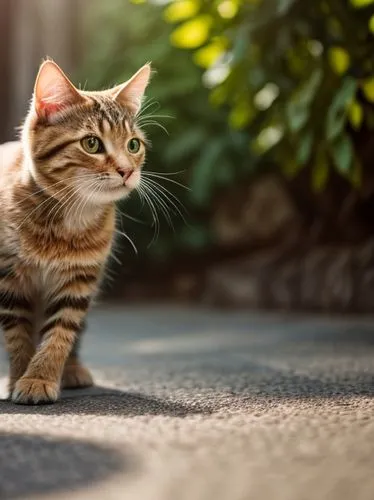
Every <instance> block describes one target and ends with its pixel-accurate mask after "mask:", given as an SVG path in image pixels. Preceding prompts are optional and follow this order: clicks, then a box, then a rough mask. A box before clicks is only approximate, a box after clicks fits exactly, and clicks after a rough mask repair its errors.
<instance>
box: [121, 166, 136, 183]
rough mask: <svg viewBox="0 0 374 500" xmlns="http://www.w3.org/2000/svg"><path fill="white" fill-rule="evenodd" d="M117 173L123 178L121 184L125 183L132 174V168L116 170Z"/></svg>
mask: <svg viewBox="0 0 374 500" xmlns="http://www.w3.org/2000/svg"><path fill="white" fill-rule="evenodd" d="M117 172H118V173H119V175H120V176H121V177H122V178H123V182H126V181H127V179H128V178H129V177H131V174H132V173H133V172H134V169H133V168H117Z"/></svg>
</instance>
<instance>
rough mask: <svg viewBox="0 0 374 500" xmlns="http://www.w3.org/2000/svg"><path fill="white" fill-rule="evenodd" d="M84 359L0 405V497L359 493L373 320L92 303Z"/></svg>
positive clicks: (140, 499) (368, 443)
mask: <svg viewBox="0 0 374 500" xmlns="http://www.w3.org/2000/svg"><path fill="white" fill-rule="evenodd" d="M85 358H86V361H87V363H88V365H89V366H91V367H92V368H93V369H94V373H95V375H96V378H97V381H98V384H99V386H98V387H97V388H95V389H92V390H87V391H81V392H80V393H79V392H66V393H65V394H63V399H62V401H61V402H59V403H58V404H56V405H54V406H43V407H21V406H15V405H12V404H10V403H8V402H6V401H1V402H0V498H1V499H8V498H9V499H10V498H12V499H15V498H24V499H27V500H32V499H34V498H40V499H44V498H54V499H60V498H61V499H77V500H78V499H79V500H80V499H82V500H86V499H87V500H88V499H105V500H111V499H115V500H117V499H118V500H128V499H129V500H187V499H188V500H252V499H260V500H278V499H279V500H304V499H305V500H310V499H316V500H317V499H318V500H321V499H328V500H335V499H336V500H345V499H347V500H351V499H352V498H355V500H364V499H365V500H366V499H367V500H372V499H373V495H374V319H373V320H369V319H368V320H365V321H362V320H354V319H351V320H344V319H335V320H332V319H321V318H311V317H309V318H305V317H285V316H267V315H263V316H258V315H249V314H241V313H229V314H223V313H219V312H207V311H198V310H175V309H166V308H159V309H151V308H139V309H131V310H120V309H115V308H113V309H103V310H101V311H96V312H94V313H93V315H92V318H91V326H90V331H89V332H88V333H87V336H86V338H85ZM1 368H2V372H3V373H4V374H5V370H6V365H5V363H4V364H3V365H2V367H1ZM4 380H5V379H4Z"/></svg>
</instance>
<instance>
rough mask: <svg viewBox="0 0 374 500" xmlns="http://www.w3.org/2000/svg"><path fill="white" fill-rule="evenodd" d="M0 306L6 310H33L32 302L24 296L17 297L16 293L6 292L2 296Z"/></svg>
mask: <svg viewBox="0 0 374 500" xmlns="http://www.w3.org/2000/svg"><path fill="white" fill-rule="evenodd" d="M0 306H1V307H3V308H6V309H15V308H19V309H26V310H29V309H31V307H32V305H31V303H30V301H29V300H28V299H27V298H26V297H23V296H20V295H17V294H15V293H14V292H10V291H8V292H6V293H4V294H3V295H1V296H0Z"/></svg>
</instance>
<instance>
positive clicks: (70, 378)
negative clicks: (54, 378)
mask: <svg viewBox="0 0 374 500" xmlns="http://www.w3.org/2000/svg"><path fill="white" fill-rule="evenodd" d="M84 328H85V325H84V324H83V325H82V327H81V330H80V331H79V332H78V334H77V338H76V340H75V342H74V346H73V349H72V351H71V353H70V355H69V357H68V359H67V361H66V363H65V367H64V373H63V376H62V388H63V389H79V388H82V387H91V386H92V385H93V378H92V375H91V373H90V372H89V371H88V369H87V368H86V367H85V366H84V365H83V364H82V362H81V360H80V357H79V349H80V340H81V338H82V334H83V331H84Z"/></svg>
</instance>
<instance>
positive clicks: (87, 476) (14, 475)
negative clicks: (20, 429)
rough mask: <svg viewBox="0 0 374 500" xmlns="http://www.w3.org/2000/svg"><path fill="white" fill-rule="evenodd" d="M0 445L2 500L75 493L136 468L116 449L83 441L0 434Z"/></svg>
mask: <svg viewBox="0 0 374 500" xmlns="http://www.w3.org/2000/svg"><path fill="white" fill-rule="evenodd" d="M0 442H1V447H0V474H1V482H0V498H1V499H4V500H8V499H16V498H30V497H31V495H35V494H45V495H50V494H52V493H53V494H56V493H59V492H64V491H65V492H66V491H67V490H68V491H70V490H71V491H74V490H76V489H79V488H83V487H87V485H88V484H95V483H97V482H100V481H102V480H104V479H106V478H108V477H109V476H111V475H112V474H114V473H116V472H121V473H122V474H123V473H126V472H128V471H130V470H131V471H132V470H133V468H134V467H135V461H134V460H130V458H129V459H128V462H127V463H126V457H125V456H124V455H121V456H120V455H119V454H118V453H117V452H116V451H115V450H111V449H105V448H104V447H102V446H98V445H94V444H91V443H88V442H84V441H76V440H69V439H56V438H49V437H42V436H38V435H22V434H10V433H4V432H1V433H0Z"/></svg>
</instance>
